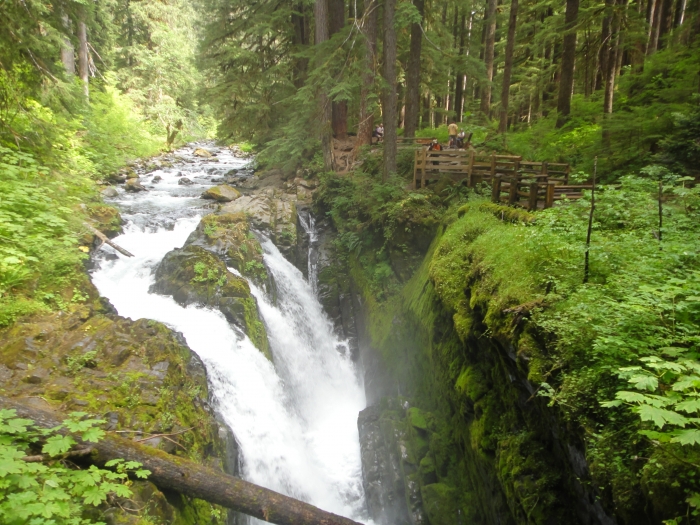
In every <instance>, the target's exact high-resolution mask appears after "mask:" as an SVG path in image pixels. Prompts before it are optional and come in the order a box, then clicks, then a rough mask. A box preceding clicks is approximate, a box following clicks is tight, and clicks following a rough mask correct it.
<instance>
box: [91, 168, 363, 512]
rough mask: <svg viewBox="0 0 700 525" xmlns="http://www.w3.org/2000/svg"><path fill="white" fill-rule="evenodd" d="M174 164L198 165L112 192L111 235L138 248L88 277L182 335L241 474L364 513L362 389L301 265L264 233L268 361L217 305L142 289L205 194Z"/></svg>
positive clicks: (180, 238) (122, 305)
mask: <svg viewBox="0 0 700 525" xmlns="http://www.w3.org/2000/svg"><path fill="white" fill-rule="evenodd" d="M178 169H179V170H183V171H184V170H185V169H186V170H189V172H192V173H199V172H201V170H202V168H201V166H199V165H197V164H196V163H194V164H191V165H189V166H186V167H184V168H183V167H182V166H180V167H178V168H177V169H167V170H159V171H158V172H157V174H158V175H160V176H161V177H162V178H163V181H162V183H161V185H159V186H158V188H157V190H154V191H152V192H149V193H148V194H138V195H136V196H133V195H122V196H120V197H119V198H117V199H116V202H115V203H116V204H117V205H118V206H120V207H121V209H122V212H123V216H124V218H125V219H127V220H128V224H127V226H126V228H125V231H124V234H123V235H121V236H120V237H118V238H117V239H115V241H116V242H117V243H118V244H119V245H120V246H123V247H124V248H126V249H127V250H129V251H130V252H132V253H133V254H135V257H133V258H128V259H127V258H125V257H121V256H115V255H113V254H112V255H111V256H110V258H109V259H102V260H100V261H99V268H98V269H97V270H96V271H95V272H94V273H93V275H92V278H93V282H94V283H95V285H96V286H97V288H98V289H99V291H100V293H101V294H102V295H103V296H105V297H107V298H108V299H109V300H110V301H111V303H112V304H113V305H114V306H115V308H116V309H117V311H118V312H119V314H120V315H122V316H124V317H130V318H132V319H139V318H148V319H154V320H157V321H160V322H163V323H165V324H167V325H168V326H170V327H171V328H172V329H173V330H176V331H178V332H181V333H182V334H183V336H184V337H185V339H186V341H187V344H188V346H189V347H190V348H191V349H192V350H193V351H194V352H196V353H197V354H198V355H199V357H200V358H201V359H202V361H203V362H204V364H205V366H206V368H207V376H208V379H209V383H210V395H211V398H212V402H213V404H214V406H215V407H216V410H217V411H218V412H219V413H220V415H221V416H222V418H223V420H224V421H225V422H226V423H227V424H228V425H229V426H230V427H231V429H232V430H233V432H234V434H235V435H236V439H237V441H238V444H239V448H240V451H241V455H242V457H241V463H242V464H241V475H242V477H244V478H245V479H247V480H249V481H252V482H254V483H257V484H260V485H263V486H265V487H268V488H271V489H273V490H276V491H279V492H282V493H285V494H288V495H290V496H293V497H296V498H299V499H303V500H305V501H308V502H309V503H312V504H314V505H316V506H318V507H320V508H323V509H324V510H328V511H331V512H334V513H337V514H341V515H345V516H348V517H351V518H354V519H356V520H366V512H365V502H364V493H363V489H362V481H361V480H362V476H361V463H360V446H359V440H358V432H357V425H356V421H357V415H358V412H359V411H360V410H362V409H363V408H364V407H365V398H364V391H363V388H362V384H361V380H360V379H359V374H358V373H357V371H356V369H355V366H354V363H353V362H352V361H351V359H350V357H349V352H348V351H347V345H346V343H345V342H343V341H340V340H338V338H337V336H335V335H334V333H333V327H332V324H331V322H330V321H329V320H328V318H327V317H326V316H325V314H324V313H323V309H322V307H321V305H320V303H319V302H318V300H317V299H316V296H315V294H314V291H313V289H312V286H311V285H310V284H309V282H307V281H306V280H305V279H304V277H303V275H302V273H301V272H300V271H299V270H297V269H296V268H295V267H294V266H293V265H292V264H290V263H289V262H288V261H287V260H286V259H284V257H283V256H282V255H281V254H280V252H279V250H277V248H276V247H275V246H274V245H273V244H272V242H270V241H269V240H263V242H262V246H263V249H264V263H265V265H266V267H267V268H268V271H269V273H270V275H271V277H272V278H273V279H274V282H275V290H276V293H275V297H274V299H273V298H271V297H270V296H268V295H267V294H266V292H265V291H264V290H263V289H261V288H259V287H257V286H256V285H255V284H254V283H251V290H252V293H253V294H254V296H255V297H256V299H257V301H258V305H259V309H260V313H261V317H262V319H263V321H264V323H265V326H266V328H267V332H268V336H269V340H270V346H271V350H272V354H273V362H270V361H269V360H268V359H266V358H265V357H264V355H263V354H262V353H261V352H260V351H258V350H257V349H256V348H255V347H254V345H253V344H252V343H251V341H250V340H249V339H248V338H247V337H246V336H245V335H243V334H241V333H240V331H238V330H235V329H234V328H233V327H232V326H230V325H229V323H228V322H227V321H226V319H225V318H224V316H223V315H222V314H221V313H220V312H218V311H214V310H211V309H207V308H201V307H195V306H190V307H187V308H185V307H182V306H180V305H178V304H177V303H176V302H175V301H174V300H173V299H172V298H171V297H165V296H159V295H155V294H150V293H149V292H148V289H149V286H150V285H151V284H152V283H153V279H154V278H153V273H152V272H153V269H154V268H155V267H156V266H157V264H158V263H159V262H160V261H161V260H162V258H163V256H164V255H165V254H166V253H167V252H168V251H170V250H172V249H174V248H177V247H181V246H182V245H183V244H184V242H185V240H186V239H187V237H188V235H189V234H190V233H191V232H192V231H193V230H194V228H195V227H196V226H197V224H198V222H199V219H200V216H201V215H200V214H201V212H199V211H198V210H197V206H201V204H202V202H201V201H199V200H198V199H196V198H195V195H197V192H201V190H202V188H201V186H200V187H199V189H197V188H192V187H190V188H189V189H188V190H187V191H189V193H183V189H182V187H181V186H178V185H177V182H176V181H177V178H176V177H177V175H176V173H177V170H178ZM197 170H200V171H197ZM186 175H187V176H190V177H192V175H191V173H186ZM182 197H185V198H182ZM105 250H106V251H111V249H109V248H105Z"/></svg>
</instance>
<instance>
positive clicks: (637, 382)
mask: <svg viewBox="0 0 700 525" xmlns="http://www.w3.org/2000/svg"><path fill="white" fill-rule="evenodd" d="M628 381H629V382H630V383H632V384H633V385H634V388H636V389H637V390H650V391H652V392H653V391H654V390H656V389H657V388H659V380H658V379H657V378H656V377H655V376H652V375H647V374H637V375H633V376H632V377H630V378H629V379H628Z"/></svg>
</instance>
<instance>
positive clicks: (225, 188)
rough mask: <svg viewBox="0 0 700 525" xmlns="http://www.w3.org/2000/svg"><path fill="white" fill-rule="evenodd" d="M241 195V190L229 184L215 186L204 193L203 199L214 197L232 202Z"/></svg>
mask: <svg viewBox="0 0 700 525" xmlns="http://www.w3.org/2000/svg"><path fill="white" fill-rule="evenodd" d="M240 196H241V192H240V191H238V190H237V189H236V188H234V187H233V186H229V185H228V184H221V185H220V186H214V187H213V188H209V189H208V190H207V191H205V192H204V193H202V198H203V199H213V200H215V201H217V202H232V201H235V200H236V199H238V198H239V197H240Z"/></svg>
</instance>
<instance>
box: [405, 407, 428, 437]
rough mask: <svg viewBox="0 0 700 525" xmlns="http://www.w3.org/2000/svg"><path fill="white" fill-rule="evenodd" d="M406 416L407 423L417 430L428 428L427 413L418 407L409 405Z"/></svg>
mask: <svg viewBox="0 0 700 525" xmlns="http://www.w3.org/2000/svg"><path fill="white" fill-rule="evenodd" d="M406 416H407V417H408V422H409V424H410V425H411V426H412V427H414V428H417V429H419V430H425V431H427V430H428V418H429V414H427V413H426V412H423V411H422V410H421V409H420V408H417V407H411V408H409V409H408V411H407V413H406Z"/></svg>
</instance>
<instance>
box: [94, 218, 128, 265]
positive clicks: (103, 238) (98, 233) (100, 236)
mask: <svg viewBox="0 0 700 525" xmlns="http://www.w3.org/2000/svg"><path fill="white" fill-rule="evenodd" d="M83 224H84V225H85V227H86V228H87V229H88V230H90V231H91V232H92V233H93V235H96V236H97V238H98V239H100V240H101V241H102V244H109V245H110V246H111V247H112V248H114V249H115V250H117V251H118V252H119V253H121V254H122V255H126V256H127V257H133V256H134V254H133V253H131V252H128V251H126V250H125V249H124V248H122V247H121V246H119V245H118V244H116V243H113V242H112V241H110V240H109V239H108V238H107V236H106V235H105V234H104V233H102V232H101V231H100V230H98V229H97V228H95V227H94V226H92V225H90V224H88V223H87V222H84V223H83Z"/></svg>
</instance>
